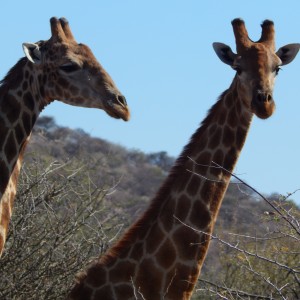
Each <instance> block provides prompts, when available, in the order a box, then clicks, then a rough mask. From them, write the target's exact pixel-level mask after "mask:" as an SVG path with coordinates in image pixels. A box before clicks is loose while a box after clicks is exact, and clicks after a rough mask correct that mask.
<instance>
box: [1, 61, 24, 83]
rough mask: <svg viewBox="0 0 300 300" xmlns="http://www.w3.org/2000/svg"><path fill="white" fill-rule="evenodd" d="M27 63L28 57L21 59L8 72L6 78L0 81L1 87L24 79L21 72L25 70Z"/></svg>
mask: <svg viewBox="0 0 300 300" xmlns="http://www.w3.org/2000/svg"><path fill="white" fill-rule="evenodd" d="M26 62H27V58H26V57H22V58H20V59H19V61H18V62H17V63H16V64H15V65H14V66H13V67H12V68H11V69H10V70H9V71H8V72H7V74H6V75H5V76H4V78H3V79H2V80H0V87H1V88H2V87H3V86H5V85H7V84H9V83H10V82H13V81H18V79H22V78H23V74H22V72H21V70H23V68H24V66H25V64H26Z"/></svg>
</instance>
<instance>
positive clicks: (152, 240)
mask: <svg viewBox="0 0 300 300" xmlns="http://www.w3.org/2000/svg"><path fill="white" fill-rule="evenodd" d="M232 26H233V31H234V35H235V40H236V46H237V54H235V53H234V52H233V51H232V50H231V48H230V47H229V46H227V45H225V44H222V43H214V44H213V48H214V50H215V52H216V54H217V56H218V57H219V58H220V59H221V61H222V62H224V63H225V64H228V65H229V66H231V67H232V68H233V69H234V70H235V71H236V74H235V77H234V79H233V81H232V84H231V85H230V87H229V89H227V90H226V91H225V92H223V93H222V94H221V96H220V97H219V99H218V101H217V102H216V103H215V104H214V105H213V106H212V108H211V109H210V111H209V112H208V115H207V116H206V118H205V119H204V121H203V122H202V123H201V125H200V127H199V128H198V129H197V130H196V132H195V133H194V134H193V135H192V137H191V139H190V142H189V143H188V144H187V145H186V146H185V148H184V150H183V152H182V154H181V155H180V156H179V158H178V159H177V161H176V163H175V165H174V166H173V168H172V169H171V171H170V174H169V175H168V177H167V178H166V180H165V182H164V183H163V184H162V186H161V187H160V189H159V191H158V193H157V194H156V196H155V197H154V198H153V199H152V201H151V203H150V206H149V207H148V209H147V210H146V211H145V213H144V214H143V215H142V216H141V217H140V218H139V219H138V220H137V221H136V222H135V223H134V224H133V225H132V226H131V227H130V228H129V229H128V230H127V231H126V232H125V234H124V236H122V237H121V239H120V240H119V241H118V242H117V243H116V244H115V245H114V246H113V247H112V248H111V249H109V250H108V252H107V253H105V254H104V255H103V256H101V257H100V258H99V259H98V260H96V261H95V262H93V263H92V264H91V265H90V266H89V267H88V269H87V270H86V271H84V272H81V273H80V274H78V276H77V278H76V282H75V284H74V286H73V287H72V289H71V291H70V294H69V296H68V297H69V299H72V300H83V299H85V300H87V299H88V300H96V299H106V300H110V299H119V300H125V299H126V300H128V299H144V300H145V299H146V300H158V299H170V300H179V299H181V300H182V299H184V300H187V299H190V297H191V295H192V292H193V288H194V286H195V283H196V280H197V278H198V276H199V275H200V271H201V267H202V264H203V261H204V259H205V256H206V253H207V251H208V247H209V243H210V235H211V233H212V231H213V227H214V224H215V222H216V218H217V215H218V211H219V208H220V205H221V202H222V199H223V197H224V193H225V191H226V189H227V187H228V184H229V181H230V177H231V172H232V171H233V169H234V166H235V164H236V162H237V159H238V156H239V154H240V151H241V149H242V147H243V145H244V142H245V139H246V135H247V132H248V130H249V126H250V123H251V120H252V117H253V115H254V114H255V115H256V116H257V117H259V118H262V119H266V118H268V117H270V116H271V115H272V114H273V112H274V109H275V103H274V100H273V87H274V79H275V76H276V75H277V73H278V71H279V68H280V66H282V65H286V64H288V63H290V62H291V61H292V60H293V59H294V58H295V56H296V54H297V53H298V50H299V47H300V44H289V45H286V46H284V47H282V48H280V49H279V50H278V51H277V52H275V42H274V35H275V33H274V24H273V22H272V21H269V20H265V21H264V22H263V23H262V25H261V26H262V34H261V38H260V39H259V41H257V42H253V41H251V40H250V39H249V37H248V33H247V30H246V27H245V23H244V21H243V20H241V19H234V20H233V21H232ZM219 166H221V167H219Z"/></svg>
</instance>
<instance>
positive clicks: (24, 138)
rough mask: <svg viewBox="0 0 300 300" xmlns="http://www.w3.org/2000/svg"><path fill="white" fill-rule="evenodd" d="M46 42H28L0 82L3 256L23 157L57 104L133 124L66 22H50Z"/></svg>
mask: <svg viewBox="0 0 300 300" xmlns="http://www.w3.org/2000/svg"><path fill="white" fill-rule="evenodd" d="M50 24H51V32H52V36H51V38H50V39H49V40H47V41H39V42H37V43H24V44H23V49H24V52H25V55H26V56H25V57H23V58H21V59H20V60H19V62H18V63H17V64H16V65H15V66H14V67H13V68H12V69H11V70H10V71H9V73H8V74H7V75H6V77H5V78H4V79H3V80H2V81H1V82H0V256H1V254H2V251H3V248H4V243H5V240H6V236H7V230H8V225H9V221H10V218H11V214H12V207H13V202H14V198H15V195H16V185H17V179H18V176H19V172H20V168H21V164H22V157H23V153H24V150H25V147H26V144H27V142H28V140H29V137H30V134H31V131H32V128H33V126H34V123H35V121H36V119H37V117H38V115H39V114H40V112H41V111H42V110H43V108H44V107H45V106H46V105H48V104H49V103H51V102H52V101H54V100H55V99H57V100H60V101H62V102H65V103H67V104H71V105H77V106H82V107H93V108H99V109H103V110H104V111H106V112H107V113H108V114H109V115H110V116H111V117H114V118H121V119H123V120H126V121H127V120H128V119H129V109H128V106H127V104H126V100H125V97H124V96H123V95H122V94H121V93H120V92H119V90H118V89H117V87H116V85H115V84H114V82H113V80H112V79H111V77H110V76H109V74H108V73H107V72H106V71H105V70H104V69H103V67H102V66H101V65H100V64H99V62H98V61H97V60H96V58H95V57H94V55H93V53H92V52H91V50H90V49H89V48H88V47H87V46H86V45H84V44H78V43H77V42H76V41H75V39H74V37H73V34H72V32H71V29H70V27H69V24H68V21H67V20H66V19H65V18H61V19H57V18H51V20H50Z"/></svg>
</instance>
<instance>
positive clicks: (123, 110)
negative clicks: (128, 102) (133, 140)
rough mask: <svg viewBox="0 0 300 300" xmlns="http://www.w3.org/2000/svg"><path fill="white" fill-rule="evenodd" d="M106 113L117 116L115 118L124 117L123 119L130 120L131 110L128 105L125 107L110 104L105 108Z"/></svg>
mask: <svg viewBox="0 0 300 300" xmlns="http://www.w3.org/2000/svg"><path fill="white" fill-rule="evenodd" d="M105 111H106V113H107V114H108V115H109V116H111V117H113V118H115V119H122V120H123V121H128V120H129V119H130V112H129V109H128V107H127V106H126V107H123V106H119V105H116V104H114V105H113V106H109V107H107V108H106V109H105Z"/></svg>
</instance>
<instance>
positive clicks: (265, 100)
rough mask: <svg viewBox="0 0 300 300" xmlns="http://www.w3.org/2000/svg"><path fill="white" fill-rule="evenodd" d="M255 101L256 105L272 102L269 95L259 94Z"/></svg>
mask: <svg viewBox="0 0 300 300" xmlns="http://www.w3.org/2000/svg"><path fill="white" fill-rule="evenodd" d="M256 100H257V102H258V103H268V102H272V101H273V97H272V95H271V94H269V93H266V94H264V93H259V94H257V96H256Z"/></svg>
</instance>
